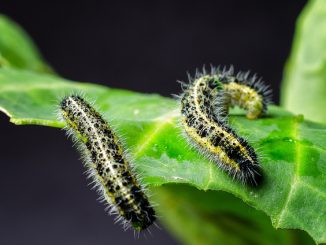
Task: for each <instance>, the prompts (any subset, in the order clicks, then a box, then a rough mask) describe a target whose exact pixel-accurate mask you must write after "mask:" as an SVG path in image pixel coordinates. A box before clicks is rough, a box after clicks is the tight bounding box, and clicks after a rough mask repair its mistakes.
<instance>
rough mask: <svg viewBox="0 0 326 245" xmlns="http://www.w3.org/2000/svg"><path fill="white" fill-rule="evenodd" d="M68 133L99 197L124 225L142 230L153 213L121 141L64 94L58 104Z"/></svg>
mask: <svg viewBox="0 0 326 245" xmlns="http://www.w3.org/2000/svg"><path fill="white" fill-rule="evenodd" d="M60 109H61V114H62V117H63V119H64V120H65V121H66V124H67V129H68V134H72V135H73V136H74V137H73V138H74V140H75V141H77V143H79V149H80V151H81V152H82V154H83V155H84V158H85V163H86V166H87V167H88V168H89V172H90V175H91V176H92V177H93V179H94V182H95V183H96V186H98V187H99V192H100V194H102V198H103V200H104V201H106V202H107V203H108V204H109V207H110V209H111V213H113V214H117V215H118V216H117V218H116V220H121V221H122V222H123V225H124V228H125V229H127V228H129V227H133V228H134V229H135V231H142V230H144V229H146V228H148V227H149V226H150V225H151V224H153V223H154V221H155V219H156V216H155V211H154V209H153V207H152V206H151V205H150V203H149V200H148V197H147V196H146V195H145V192H144V188H143V187H142V186H141V185H140V184H139V182H138V181H137V178H136V175H135V174H134V173H133V171H132V168H131V165H130V164H129V162H128V160H127V159H126V157H125V154H124V151H123V149H122V146H121V143H120V141H119V139H118V137H117V136H116V135H115V133H114V132H113V131H112V129H111V128H110V126H109V125H108V123H107V122H106V121H105V120H104V119H103V118H102V116H101V115H100V114H99V113H98V112H97V111H96V110H95V109H94V108H93V107H92V106H91V105H90V104H89V103H88V102H86V100H85V99H83V98H82V97H80V96H76V95H71V96H67V97H65V98H64V99H63V100H62V101H61V103H60Z"/></svg>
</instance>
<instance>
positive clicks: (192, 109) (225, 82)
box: [180, 67, 271, 185]
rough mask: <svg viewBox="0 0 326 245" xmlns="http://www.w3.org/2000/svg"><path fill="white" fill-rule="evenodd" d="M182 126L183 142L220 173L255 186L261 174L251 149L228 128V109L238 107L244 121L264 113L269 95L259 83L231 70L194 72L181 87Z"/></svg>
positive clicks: (214, 69)
mask: <svg viewBox="0 0 326 245" xmlns="http://www.w3.org/2000/svg"><path fill="white" fill-rule="evenodd" d="M182 84H183V85H185V86H183V89H184V92H183V94H182V95H181V96H180V108H181V125H182V128H183V129H184V132H185V135H186V138H187V139H188V140H189V141H190V143H191V144H192V145H193V146H195V147H196V148H199V150H200V151H201V152H203V153H204V154H205V155H207V156H208V158H209V159H211V160H212V161H213V162H215V163H216V164H217V165H218V166H219V167H220V168H221V169H222V170H224V171H226V172H227V173H228V174H229V175H231V176H232V177H233V178H236V179H238V180H240V181H241V182H243V183H247V184H251V185H258V182H259V181H260V180H261V177H262V173H261V169H260V167H259V162H258V158H257V154H256V152H255V150H254V148H253V147H252V146H250V145H249V143H248V142H247V141H246V140H245V139H244V138H242V137H240V136H238V135H237V134H236V132H235V131H234V130H233V129H232V128H231V127H230V126H229V125H228V123H227V120H226V115H227V113H228V108H229V107H233V106H236V105H237V106H239V107H241V108H243V109H245V110H246V111H247V117H248V118H250V119H255V118H257V117H260V116H262V115H264V114H265V113H266V110H267V104H268V103H269V101H270V94H271V91H270V90H269V88H268V86H265V85H264V84H263V82H262V81H261V79H259V80H257V77H256V76H252V77H249V73H242V72H240V73H238V74H236V75H235V74H234V69H233V67H231V68H230V69H229V70H226V69H225V68H224V69H223V70H221V69H219V68H213V67H212V69H211V72H210V73H207V72H206V70H205V69H203V72H202V73H200V72H198V71H197V72H196V75H195V77H194V78H191V77H189V84H185V83H182Z"/></svg>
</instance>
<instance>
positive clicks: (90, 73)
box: [0, 0, 306, 245]
mask: <svg viewBox="0 0 326 245" xmlns="http://www.w3.org/2000/svg"><path fill="white" fill-rule="evenodd" d="M305 2H306V1H303V0H302V1H298V0H286V1H285V0H283V1H261V0H256V1H235V0H228V1H227V0H225V1H196V2H191V1H184V2H176V1H171V2H170V1H148V2H140V1H130V2H127V1H119V2H110V1H76V2H74V1H70V2H68V1H65V2H60V1H55V2H54V1H53V2H51V1H43V2H41V1H40V2H38V1H37V2H36V1H3V0H0V11H1V13H4V14H7V15H9V16H10V17H12V18H13V19H14V20H16V21H17V22H18V23H20V24H21V25H22V26H23V27H24V28H25V29H26V30H27V32H28V33H29V34H30V35H31V36H32V37H33V39H34V40H35V42H36V43H37V45H38V46H39V48H40V50H41V52H42V53H43V55H44V57H45V58H46V60H47V61H48V62H49V63H50V64H51V65H52V66H53V67H54V69H55V70H56V71H57V72H58V73H59V74H61V75H62V76H64V77H67V78H69V79H73V80H79V81H88V82H96V83H101V84H105V85H108V86H110V87H120V88H125V89H130V90H136V91H141V92H153V93H160V94H162V95H166V96H169V95H170V94H174V93H178V92H179V91H180V87H179V85H178V84H177V83H176V82H175V81H176V80H185V79H186V72H187V71H189V72H190V73H193V72H194V71H195V68H197V67H198V68H200V67H202V66H203V64H206V65H209V64H213V65H220V64H221V65H230V64H233V65H234V66H235V68H236V69H237V70H251V71H254V72H256V73H258V74H259V75H261V76H263V77H264V79H265V81H266V83H268V84H271V85H272V88H273V90H274V101H275V102H276V103H277V102H278V98H279V96H278V91H279V84H280V81H281V79H282V72H283V66H284V63H285V61H286V59H287V57H288V55H289V52H290V47H291V42H292V37H293V31H294V25H295V19H296V17H297V16H298V14H299V12H300V11H301V9H302V7H303V6H304V3H305ZM0 35H1V33H0ZM0 137H1V138H0V139H1V141H0V149H1V150H0V152H1V153H0V167H1V171H0V244H96V245H97V244H118V243H119V244H177V242H176V241H174V239H173V238H172V237H171V236H170V235H168V234H167V232H166V231H164V230H163V231H159V230H157V229H156V230H155V229H154V230H155V231H154V237H149V238H148V239H145V238H141V239H139V240H137V239H134V238H133V235H132V233H131V232H127V233H124V232H123V231H122V229H121V228H120V227H119V226H118V225H113V219H112V217H108V216H107V215H105V214H104V211H103V206H102V205H101V204H99V203H98V202H97V201H96V198H97V196H96V193H95V192H94V191H92V190H90V189H89V187H88V186H87V183H88V182H87V181H86V180H85V176H84V175H83V171H84V169H83V168H82V165H81V163H80V162H79V161H78V158H79V157H78V154H77V153H76V152H75V151H74V149H72V147H71V145H72V144H71V143H70V142H69V141H67V140H66V137H65V136H64V132H62V131H59V130H58V129H51V128H44V127H37V126H19V127H18V126H13V125H12V124H10V123H9V122H8V118H7V117H6V116H4V115H1V116H0Z"/></svg>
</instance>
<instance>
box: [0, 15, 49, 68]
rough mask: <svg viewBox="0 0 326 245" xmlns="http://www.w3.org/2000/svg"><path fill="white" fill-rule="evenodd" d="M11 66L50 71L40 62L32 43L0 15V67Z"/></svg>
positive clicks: (23, 32)
mask: <svg viewBox="0 0 326 245" xmlns="http://www.w3.org/2000/svg"><path fill="white" fill-rule="evenodd" d="M1 66H11V67H15V68H23V69H29V70H34V71H38V72H49V71H51V69H50V68H49V66H47V65H45V64H44V63H43V61H42V58H41V55H40V54H39V52H38V50H37V48H36V47H35V46H34V43H33V42H32V41H31V39H30V38H29V36H28V35H27V34H26V33H25V31H24V30H23V29H22V28H21V27H20V26H19V25H17V24H16V23H14V22H13V21H11V20H10V19H9V18H7V17H6V16H4V15H1V14H0V67H1Z"/></svg>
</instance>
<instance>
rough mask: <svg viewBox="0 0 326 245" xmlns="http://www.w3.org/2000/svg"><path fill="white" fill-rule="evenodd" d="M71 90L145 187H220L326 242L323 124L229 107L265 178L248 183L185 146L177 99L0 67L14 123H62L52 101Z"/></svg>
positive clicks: (281, 224) (0, 94)
mask: <svg viewBox="0 0 326 245" xmlns="http://www.w3.org/2000/svg"><path fill="white" fill-rule="evenodd" d="M73 91H81V92H85V93H86V94H87V96H88V97H89V98H90V99H96V104H97V106H98V108H99V109H100V111H102V112H103V115H104V117H105V118H106V119H107V120H108V121H109V122H111V123H112V125H114V126H115V128H116V129H117V131H118V134H119V135H123V138H124V141H125V146H126V147H127V148H128V149H129V152H130V154H131V156H132V157H133V158H134V159H135V164H136V168H137V170H138V171H139V172H141V173H142V174H143V176H144V181H145V182H146V183H148V184H149V185H151V186H160V185H162V184H167V183H186V184H189V185H192V186H194V187H196V188H198V189H199V190H205V191H207V190H222V191H226V192H229V193H232V194H233V195H235V196H236V197H238V198H240V199H242V200H243V201H244V202H246V203H247V204H248V205H250V206H252V207H254V208H256V209H257V210H261V211H263V212H264V213H265V214H267V215H268V216H269V217H270V218H271V220H272V223H273V226H274V227H276V228H297V229H301V230H304V231H306V232H308V233H309V234H310V235H311V236H312V237H313V238H314V240H315V241H316V242H319V243H321V242H326V233H325V230H326V219H325V213H326V191H325V190H326V177H325V176H326V133H325V132H326V126H324V125H320V124H316V123H312V122H308V121H304V120H303V117H302V116H294V115H292V114H291V113H288V112H286V111H284V110H283V109H281V108H278V107H275V106H273V107H270V108H269V114H268V116H267V117H265V118H262V119H258V120H247V119H246V117H245V116H244V114H243V113H241V112H238V111H237V112H231V114H232V115H231V117H230V123H231V125H232V126H233V127H234V128H235V130H236V131H237V132H238V133H239V135H241V136H244V137H246V138H247V139H248V141H249V142H250V143H251V144H252V145H253V147H254V148H255V149H257V150H258V153H259V155H260V156H261V165H262V168H263V171H264V179H265V181H264V183H263V184H262V185H261V186H260V187H259V188H250V187H247V186H243V185H242V184H240V183H238V182H236V181H233V180H232V179H231V178H230V177H229V176H227V175H226V174H225V173H224V172H222V171H221V170H219V169H218V168H217V167H216V165H215V164H213V163H211V162H209V161H208V160H207V159H206V158H205V157H203V156H201V154H199V153H197V152H196V151H194V150H191V149H190V147H189V145H187V143H186V140H185V139H184V138H183V136H182V135H181V129H180V127H178V126H177V124H178V119H179V118H178V109H177V108H178V104H177V102H176V101H174V100H172V99H169V98H164V97H161V96H159V95H148V94H140V93H135V92H130V91H124V90H118V89H109V88H107V87H103V86H99V85H95V84H87V83H76V82H71V81H67V80H64V79H61V78H58V77H56V76H53V75H42V74H37V73H34V72H29V71H17V70H14V69H9V68H2V69H0V110H2V111H4V112H5V113H6V114H7V115H8V116H10V118H11V119H10V120H11V121H12V122H14V123H16V124H37V125H46V126H53V127H62V126H63V123H61V122H58V121H57V119H56V108H57V104H58V102H59V98H60V97H61V96H63V95H64V94H67V93H71V92H73ZM174 194H175V193H174ZM221 195H222V194H221ZM222 200H223V199H222ZM218 205H219V203H218V202H217V203H216V206H218Z"/></svg>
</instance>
